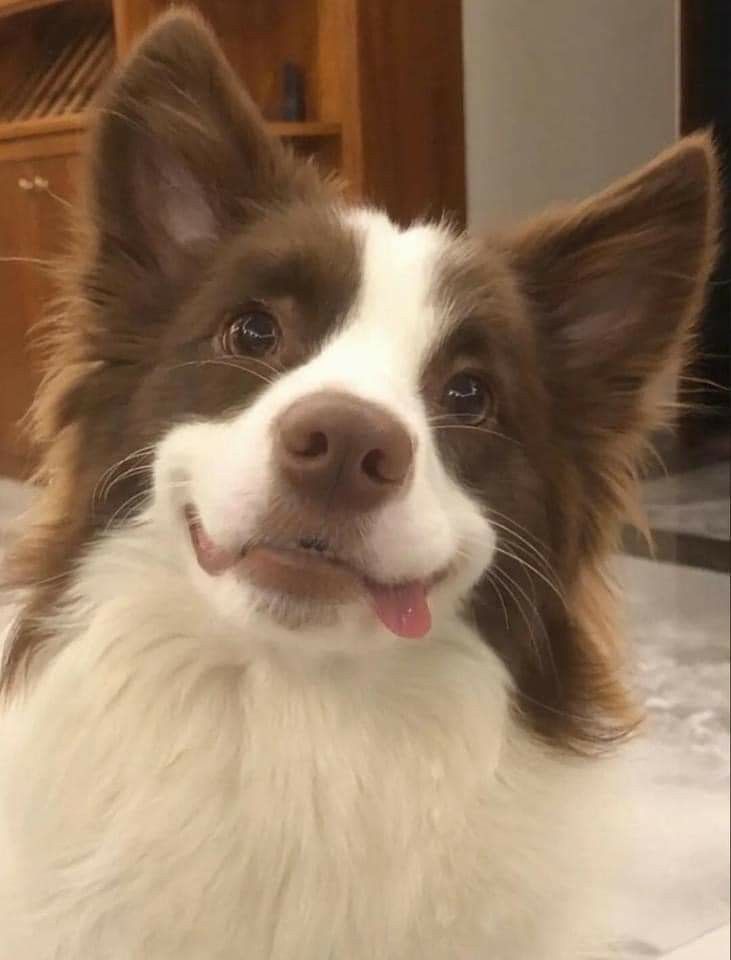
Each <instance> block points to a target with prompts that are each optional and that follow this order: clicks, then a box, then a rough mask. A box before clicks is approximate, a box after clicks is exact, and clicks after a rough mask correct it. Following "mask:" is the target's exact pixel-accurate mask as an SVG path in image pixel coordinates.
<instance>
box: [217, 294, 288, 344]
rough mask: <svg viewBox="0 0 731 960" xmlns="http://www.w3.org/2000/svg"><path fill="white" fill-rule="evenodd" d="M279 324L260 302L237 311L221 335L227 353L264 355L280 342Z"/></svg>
mask: <svg viewBox="0 0 731 960" xmlns="http://www.w3.org/2000/svg"><path fill="white" fill-rule="evenodd" d="M280 336H281V333H280V330H279V325H278V324H277V321H276V320H275V319H274V317H273V316H272V314H271V313H270V312H269V311H268V310H267V309H266V307H264V306H261V305H259V304H255V305H252V306H251V307H247V308H246V309H245V310H242V311H241V312H239V313H237V314H236V315H235V316H234V317H233V318H232V319H231V320H230V321H229V323H228V325H227V326H226V327H225V329H224V331H223V333H222V335H221V347H222V349H223V350H224V352H225V353H230V354H233V355H234V356H238V357H263V356H266V354H268V353H271V352H272V351H273V350H274V349H275V348H276V346H277V344H278V343H279V338H280Z"/></svg>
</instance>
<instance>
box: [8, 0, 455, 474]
mask: <svg viewBox="0 0 731 960" xmlns="http://www.w3.org/2000/svg"><path fill="white" fill-rule="evenodd" d="M171 5H172V3H171V0H0V473H2V472H12V473H13V474H16V475H19V474H22V473H24V472H26V469H27V466H28V458H27V454H26V453H25V451H24V448H23V444H22V440H21V438H20V435H19V432H18V430H17V428H16V426H15V424H16V421H17V419H18V418H19V417H20V416H22V415H23V414H24V412H25V411H26V410H27V407H28V404H29V402H30V398H31V396H32V393H33V390H34V387H35V385H36V383H37V379H38V372H37V366H36V365H34V361H33V356H34V351H33V339H34V338H33V328H34V325H35V324H36V322H37V321H38V320H39V319H40V318H41V316H42V315H43V313H44V311H45V305H46V303H47V301H48V298H49V297H52V296H53V292H54V291H53V283H52V280H51V278H50V276H49V272H48V270H47V269H46V261H47V260H48V259H49V258H52V257H53V256H54V255H56V254H57V253H58V251H59V249H61V248H62V247H63V240H64V236H65V235H66V229H67V227H66V224H67V219H68V218H67V216H66V214H67V212H68V206H67V205H68V204H69V203H73V199H74V193H75V184H76V183H77V182H78V176H79V171H80V169H81V167H82V163H81V157H82V154H83V149H84V140H85V131H86V128H87V126H88V116H89V114H88V111H89V109H90V103H91V101H92V100H93V97H94V95H95V93H96V91H97V90H98V88H99V87H100V85H101V84H102V83H103V81H104V79H105V78H106V76H107V75H108V74H109V72H110V70H111V69H112V67H113V65H114V62H115V61H118V60H123V59H124V57H125V56H126V55H127V54H128V52H129V50H130V48H131V47H132V46H133V44H134V42H135V40H136V38H137V37H138V36H139V34H140V32H141V31H142V30H144V28H145V27H146V26H147V25H148V23H149V22H150V21H151V20H152V19H154V17H155V16H156V15H157V14H159V13H160V12H162V11H163V10H164V9H166V8H167V7H169V6H171ZM189 5H191V6H196V7H198V8H199V9H200V11H201V12H202V13H203V14H204V15H205V17H206V18H207V19H208V21H209V22H210V24H211V26H212V27H213V29H214V30H215V31H216V33H217V34H218V36H219V39H220V40H221V43H222V45H223V47H224V50H225V52H226V54H227V56H228V57H229V59H230V61H231V63H232V65H233V67H234V69H235V70H236V71H237V72H238V73H239V74H240V76H241V77H242V79H243V80H244V82H245V83H246V84H247V86H248V87H249V89H250V91H251V92H252V95H253V97H254V99H255V100H256V102H257V103H258V104H259V106H260V107H261V109H262V111H263V113H264V116H265V118H266V119H267V121H268V122H269V123H270V127H271V129H272V131H273V133H275V134H276V135H278V136H281V137H283V138H286V139H288V140H289V141H290V142H292V143H293V144H294V145H295V147H296V148H297V149H298V150H300V151H302V152H304V153H306V154H308V155H311V156H313V157H314V159H315V161H316V162H317V163H318V164H320V165H321V166H322V167H323V168H325V169H327V170H336V171H337V172H338V173H339V174H340V176H341V178H342V179H343V180H344V181H345V183H346V184H347V186H348V189H349V190H350V193H351V195H352V196H354V197H355V198H363V199H366V200H368V201H369V202H372V203H375V204H377V205H379V206H383V207H385V208H386V209H387V210H388V211H389V212H390V214H391V215H392V216H393V217H394V218H396V219H397V220H400V221H402V222H403V221H408V220H410V219H412V218H414V217H416V216H420V215H423V214H425V213H426V214H433V215H439V214H440V213H441V212H442V211H445V210H446V211H448V212H449V213H450V214H451V215H452V216H453V217H455V218H456V219H457V221H460V220H462V221H463V220H464V214H465V176H464V128H463V117H462V53H461V4H460V0H189ZM285 64H289V65H290V70H291V69H292V68H294V70H295V72H296V73H297V74H298V75H299V76H300V78H301V80H302V84H303V90H304V97H303V99H302V102H301V104H300V107H301V112H300V115H298V116H296V117H293V116H292V115H291V112H288V111H285V110H284V96H283V94H284V90H283V86H284V81H283V74H284V69H285ZM39 261H40V262H39Z"/></svg>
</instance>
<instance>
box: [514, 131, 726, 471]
mask: <svg viewBox="0 0 731 960" xmlns="http://www.w3.org/2000/svg"><path fill="white" fill-rule="evenodd" d="M717 207H718V177H717V169H716V163H715V158H714V152H713V145H712V141H711V139H710V137H709V136H708V135H697V136H694V137H690V138H687V139H686V140H683V141H681V142H680V143H679V144H678V145H677V146H675V147H674V148H672V149H670V150H668V151H667V152H665V153H663V154H661V155H660V156H659V157H658V158H657V159H656V160H655V161H653V162H652V163H650V164H649V165H648V166H646V167H645V168H644V169H642V170H640V171H639V172H638V173H637V174H635V175H633V176H630V177H628V178H626V179H625V180H622V181H620V182H619V183H618V184H616V186H614V187H612V188H610V189H609V190H607V191H606V192H604V193H601V194H599V195H598V196H597V197H595V198H592V199H590V200H588V201H586V202H585V203H582V204H579V205H577V206H576V207H574V208H571V209H568V210H563V211H558V212H555V213H548V214H547V215H546V216H544V217H543V218H542V219H540V220H538V221H536V222H533V223H532V224H529V225H528V226H527V227H526V228H525V229H523V230H522V231H520V232H518V234H517V235H515V236H513V237H512V238H511V239H510V241H509V255H510V257H511V260H512V262H513V263H514V265H515V267H516V269H517V271H518V273H519V276H520V279H521V282H522V285H523V288H524V290H525V292H526V294H527V297H528V300H529V303H530V305H531V307H532V309H533V312H534V316H535V322H536V325H537V328H538V331H539V343H540V346H541V359H542V364H543V368H544V373H545V376H546V378H547V381H548V384H549V387H550V390H551V393H552V395H553V398H554V402H555V404H556V410H557V423H558V426H559V429H560V430H561V431H562V436H563V438H564V439H565V440H566V441H567V442H568V443H569V445H570V448H571V452H572V454H574V455H575V457H576V458H584V459H586V460H587V461H588V462H589V463H590V464H591V466H592V467H593V468H594V469H596V470H597V471H601V470H602V469H604V470H607V469H608V470H611V469H612V464H608V463H607V459H606V458H607V457H612V456H614V457H621V458H622V460H623V461H624V463H625V464H626V463H627V462H628V461H631V460H632V459H633V458H634V457H635V456H636V453H637V449H638V447H639V445H640V442H641V440H642V438H643V437H644V436H645V435H646V434H647V433H648V432H649V431H650V430H651V429H653V428H654V427H656V426H657V425H658V423H659V421H660V419H661V407H662V404H661V402H660V401H661V399H662V398H663V397H665V398H666V399H671V400H672V399H673V387H674V380H675V378H676V377H677V374H678V371H679V370H680V368H681V367H682V365H683V364H684V362H685V361H686V359H687V355H688V351H689V345H690V340H691V339H692V336H691V335H692V331H693V321H694V319H695V317H696V315H697V313H698V311H699V309H700V307H701V305H702V302H703V296H704V288H705V285H706V282H707V280H708V276H709V273H710V270H711V267H712V264H713V260H714V255H715V240H716V231H717ZM615 465H616V464H615Z"/></svg>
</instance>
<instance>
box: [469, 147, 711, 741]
mask: <svg viewBox="0 0 731 960" xmlns="http://www.w3.org/2000/svg"><path fill="white" fill-rule="evenodd" d="M718 189H719V186H718V172H717V168H716V162H715V157H714V151H713V145H712V141H711V138H710V136H708V135H705V134H702V135H697V136H694V137H691V138H688V139H686V140H684V141H682V142H681V143H679V144H678V145H677V146H675V147H673V148H671V149H670V150H668V151H666V152H665V153H664V154H662V155H661V156H660V157H659V158H658V159H657V160H655V161H653V162H652V163H650V164H649V165H648V166H647V167H645V168H644V169H643V170H641V171H640V172H639V173H636V174H634V175H632V176H630V177H628V178H626V179H624V180H622V181H621V182H619V183H618V184H617V185H615V186H614V187H611V188H610V189H609V190H607V191H606V192H604V193H601V194H600V195H599V196H597V197H595V198H592V199H590V200H588V201H586V202H585V203H582V204H578V205H576V206H575V207H572V208H569V209H564V210H558V211H554V212H549V213H547V214H546V215H544V216H543V217H541V218H540V219H538V220H536V221H534V222H532V223H530V224H528V225H527V226H526V227H524V228H523V229H522V230H519V231H517V232H516V233H515V234H514V235H513V236H511V237H510V238H509V239H508V240H507V243H506V250H507V253H508V257H509V259H510V261H511V263H512V264H513V266H514V268H515V269H516V271H517V274H518V277H519V280H520V283H521V285H522V287H523V291H524V294H525V297H526V301H527V303H528V309H529V310H530V312H531V313H532V315H533V321H534V326H535V329H536V331H537V339H538V357H539V363H540V367H541V375H542V377H543V378H544V380H545V384H546V386H547V388H548V392H549V394H550V396H551V397H552V410H553V413H552V418H553V425H552V430H551V443H552V446H553V449H552V451H551V455H550V458H549V461H550V464H549V467H550V468H549V469H548V471H547V473H548V475H549V476H550V480H551V483H550V487H549V490H550V493H549V495H548V497H549V499H548V502H549V503H550V504H551V511H552V515H551V517H550V525H551V543H552V546H553V550H552V556H553V559H554V562H555V563H556V565H557V569H556V571H555V572H556V574H557V576H558V577H559V578H560V580H561V582H562V583H563V584H564V587H565V593H566V597H565V601H566V602H565V605H561V604H557V603H556V602H555V601H554V600H551V598H549V599H548V601H546V602H545V603H544V605H543V621H544V624H545V625H546V641H547V642H548V643H549V645H550V656H548V657H547V658H546V661H547V662H548V664H549V666H548V667H546V666H545V665H543V664H542V663H540V662H538V661H536V660H535V658H533V659H531V658H527V659H526V658H524V659H523V660H522V661H518V662H517V663H515V664H514V665H513V674H514V676H515V679H516V691H517V693H516V696H517V700H516V705H517V707H518V708H519V709H520V710H521V712H522V713H523V714H524V715H525V716H526V717H527V718H528V719H529V720H530V721H531V722H532V724H533V726H534V728H535V729H536V731H537V732H538V733H539V734H540V735H547V736H549V738H550V739H552V740H553V741H554V742H555V741H559V742H563V743H565V744H567V745H570V746H573V747H575V748H578V749H580V750H586V749H595V748H596V747H597V745H599V746H600V745H601V744H603V743H606V742H611V741H613V740H615V739H617V738H618V737H622V736H623V735H625V734H626V733H627V732H629V731H630V730H631V729H632V728H633V727H634V725H635V724H636V722H637V720H638V714H637V712H636V710H635V709H634V707H633V705H632V703H631V702H630V701H629V700H628V698H627V696H626V693H625V687H624V682H623V677H622V669H621V668H622V662H623V657H622V651H621V650H620V649H619V648H618V639H617V638H618V637H620V636H621V631H620V630H618V629H617V626H616V624H615V622H614V601H613V597H612V590H611V586H610V583H609V582H608V580H607V578H606V575H605V569H604V564H605V561H606V560H607V558H608V555H609V553H610V551H611V550H613V549H616V547H617V541H618V538H619V534H620V530H621V524H622V522H623V521H624V520H627V519H632V518H633V514H634V515H636V514H637V513H638V508H636V507H635V489H636V479H637V474H638V471H639V468H640V466H641V463H642V458H643V453H644V451H645V449H646V447H647V444H648V439H649V435H650V432H651V431H652V430H653V429H655V428H656V427H657V426H658V425H660V424H662V423H663V422H664V421H665V420H666V419H667V406H668V403H667V401H668V400H669V401H670V403H671V405H672V400H673V394H674V388H675V384H676V381H677V377H678V374H679V372H680V371H681V370H682V368H683V365H684V363H685V362H686V361H687V360H688V358H689V355H690V353H691V350H692V341H693V327H694V321H695V319H696V317H697V314H698V312H699V310H700V308H701V306H702V303H703V298H704V293H705V287H706V283H707V280H708V277H709V274H710V272H711V268H712V265H713V261H714V256H715V247H716V238H717V230H718ZM488 604H492V605H493V606H494V598H492V597H488V598H487V600H485V599H484V598H483V597H482V596H481V595H478V597H477V604H476V613H477V617H478V622H480V623H481V624H482V625H483V629H486V630H488V631H490V630H493V631H494V630H495V625H494V623H493V622H492V621H491V619H490V614H489V607H488ZM493 620H494V615H493ZM519 646H520V645H519V644H513V645H512V649H511V651H509V652H508V655H507V659H508V661H510V658H511V656H515V654H514V652H513V651H514V649H515V648H516V647H519Z"/></svg>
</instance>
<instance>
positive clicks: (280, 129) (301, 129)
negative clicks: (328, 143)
mask: <svg viewBox="0 0 731 960" xmlns="http://www.w3.org/2000/svg"><path fill="white" fill-rule="evenodd" d="M267 127H268V128H269V130H270V131H271V132H272V133H273V134H274V136H275V137H288V138H290V139H293V140H294V139H300V138H306V137H339V136H340V124H339V123H334V122H327V121H324V120H298V121H292V120H275V121H271V122H269V123H267Z"/></svg>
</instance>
